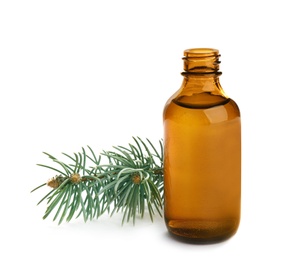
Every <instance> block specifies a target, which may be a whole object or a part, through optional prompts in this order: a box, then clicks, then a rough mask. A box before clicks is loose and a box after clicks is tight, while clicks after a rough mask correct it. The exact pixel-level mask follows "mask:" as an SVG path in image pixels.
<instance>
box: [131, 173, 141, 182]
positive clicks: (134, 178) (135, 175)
mask: <svg viewBox="0 0 287 260" xmlns="http://www.w3.org/2000/svg"><path fill="white" fill-rule="evenodd" d="M132 181H133V183H134V184H140V182H141V176H140V175H139V174H138V173H137V174H134V175H133V176H132Z"/></svg>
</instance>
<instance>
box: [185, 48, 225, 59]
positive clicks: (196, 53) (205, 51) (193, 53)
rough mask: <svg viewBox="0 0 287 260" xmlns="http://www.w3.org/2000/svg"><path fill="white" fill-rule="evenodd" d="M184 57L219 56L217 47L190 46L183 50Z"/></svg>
mask: <svg viewBox="0 0 287 260" xmlns="http://www.w3.org/2000/svg"><path fill="white" fill-rule="evenodd" d="M184 56H185V57H194V58H196V57H198V58H200V57H201V58H203V57H214V56H220V55H219V51H218V50H217V49H212V48H192V49H187V50H185V51H184Z"/></svg>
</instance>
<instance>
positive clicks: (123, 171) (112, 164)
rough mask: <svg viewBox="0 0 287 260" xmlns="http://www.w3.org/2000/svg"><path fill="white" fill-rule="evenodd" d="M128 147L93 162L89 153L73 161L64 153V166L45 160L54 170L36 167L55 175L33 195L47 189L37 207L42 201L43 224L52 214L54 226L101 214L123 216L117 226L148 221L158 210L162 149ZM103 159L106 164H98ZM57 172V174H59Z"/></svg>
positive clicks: (144, 145) (136, 141) (140, 145)
mask: <svg viewBox="0 0 287 260" xmlns="http://www.w3.org/2000/svg"><path fill="white" fill-rule="evenodd" d="M133 141H134V143H133V144H129V145H128V147H124V146H115V147H113V150H112V151H103V152H102V153H101V154H100V155H98V156H96V155H95V153H94V151H93V150H92V148H91V147H89V146H88V152H86V150H85V149H84V148H82V151H81V152H79V153H74V154H73V156H71V155H68V154H66V153H63V155H64V156H65V158H66V159H67V160H68V161H69V162H68V163H67V162H63V161H60V160H58V159H57V158H56V157H54V156H52V155H50V154H48V153H44V154H46V155H47V156H48V157H49V158H50V159H51V160H52V161H53V163H56V164H57V166H58V167H52V166H49V165H43V164H38V165H39V166H41V167H45V168H47V169H49V170H51V171H53V172H56V175H55V176H54V177H52V178H51V179H50V180H48V182H47V183H46V184H47V185H45V184H42V185H40V186H38V187H36V188H35V189H33V190H32V192H34V191H36V190H38V189H40V188H42V187H44V186H49V187H51V188H52V190H51V191H49V192H48V194H46V195H45V196H44V197H43V198H42V199H41V200H40V201H39V203H38V204H40V203H42V202H43V201H47V209H46V212H45V214H44V216H43V218H44V219H45V218H47V217H48V216H49V215H50V214H51V213H52V212H55V214H54V218H53V220H56V219H58V223H59V224H60V223H62V222H63V221H64V220H66V221H67V222H69V221H70V220H72V219H73V218H74V217H76V218H77V217H79V216H83V218H84V221H87V220H92V219H94V218H98V217H100V216H101V215H102V214H104V213H105V212H108V213H109V214H110V215H113V214H115V213H117V212H119V211H121V212H123V219H122V224H123V223H124V222H129V221H130V220H132V221H133V223H135V220H136V217H137V216H139V217H141V218H143V217H144V214H145V212H146V211H148V213H149V216H150V218H151V220H152V221H153V216H154V215H155V214H156V213H157V214H159V215H160V216H162V215H161V211H162V207H163V144H162V141H161V140H160V141H159V150H157V149H156V148H155V146H154V145H153V144H152V143H151V142H150V141H149V140H148V139H146V141H143V140H142V139H140V138H139V137H137V138H133ZM102 158H104V159H106V161H107V162H106V163H102ZM59 168H60V169H59Z"/></svg>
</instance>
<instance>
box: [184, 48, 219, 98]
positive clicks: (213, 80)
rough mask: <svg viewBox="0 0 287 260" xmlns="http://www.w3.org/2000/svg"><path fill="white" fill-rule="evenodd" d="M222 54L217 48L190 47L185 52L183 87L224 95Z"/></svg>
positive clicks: (197, 91) (196, 91) (194, 90)
mask: <svg viewBox="0 0 287 260" xmlns="http://www.w3.org/2000/svg"><path fill="white" fill-rule="evenodd" d="M219 57H220V54H219V52H218V50H216V49H207V48H201V49H188V50H185V52H184V57H183V60H184V67H183V69H184V71H183V72H182V76H183V77H184V80H183V87H184V88H185V89H187V90H191V91H192V92H193V93H201V92H210V93H212V94H215V95H216V94H219V95H221V94H222V95H224V93H223V90H222V87H221V85H220V82H219V76H220V75H221V74H222V73H221V72H220V71H219V64H220V61H219Z"/></svg>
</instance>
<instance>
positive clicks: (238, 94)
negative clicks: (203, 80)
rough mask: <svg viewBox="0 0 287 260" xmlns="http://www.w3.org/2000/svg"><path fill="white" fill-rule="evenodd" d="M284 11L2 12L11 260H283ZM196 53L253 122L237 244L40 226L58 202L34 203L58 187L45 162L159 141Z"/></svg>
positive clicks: (140, 5) (216, 7) (116, 7)
mask: <svg viewBox="0 0 287 260" xmlns="http://www.w3.org/2000/svg"><path fill="white" fill-rule="evenodd" d="M285 2H286V1H283V0H282V1H278V0H273V1H264V0H260V1H259V0H258V1H252V0H248V1H244V0H241V1H220V0H217V1H207V0H206V1H193V0H189V1H182V0H176V1H168V0H166V1H156V0H153V1H148V0H145V1H135V0H134V1H126V0H121V1H116V0H113V1H112V0H106V1H83V0H82V1H72V0H70V1H63V0H55V1H54V0H49V1H40V0H35V1H31V0H27V1H24V0H23V1H13V0H9V1H8V0H7V1H5V0H4V1H3V0H2V1H1V2H0V88H1V92H0V116H1V118H0V120H1V121H0V124H1V128H0V141H1V143H0V153H1V154H0V160H1V188H0V192H1V214H0V218H1V219H0V225H1V226H0V228H1V229H0V236H1V240H2V241H3V242H1V244H0V258H1V259H20V258H21V259H33V260H34V259H99V258H100V257H102V258H106V259H113V258H115V257H116V258H117V259H135V258H137V259H154V258H156V257H158V258H163V257H168V258H169V259H173V258H176V259H195V258H194V257H196V259H211V258H212V259H246V257H256V258H255V259H260V258H261V257H263V256H266V257H268V258H269V259H270V258H271V257H273V258H272V259H274V258H275V256H277V257H276V259H286V257H287V252H286V232H287V224H286V220H287V214H286V208H287V203H286V199H287V188H286V186H287V181H286V174H287V173H286V160H287V157H286V155H287V154H286V145H287V142H286V130H287V129H286V123H285V121H286V106H285V103H286V98H285V95H286V87H287V86H286V75H287V73H286V66H287V62H286V61H287V51H286V46H287V40H286V39H287V38H286V26H287V15H286V11H287V8H286V3H285ZM193 47H211V48H217V49H219V50H220V53H221V55H222V56H221V61H222V63H221V64H222V65H221V70H222V72H223V75H222V76H221V84H222V86H223V88H224V90H225V91H226V93H227V94H228V95H229V96H230V97H232V98H233V99H234V100H235V101H236V102H237V103H238V105H239V107H240V109H241V113H242V138H243V143H242V145H243V151H242V156H243V161H242V168H243V170H242V221H241V225H240V228H239V230H238V233H237V234H236V235H235V236H234V237H233V238H232V239H230V240H228V241H227V242H224V243H221V244H216V245H208V246H195V245H189V244H183V243H180V242H178V241H175V240H173V239H171V238H170V237H169V236H168V235H167V231H166V228H165V225H164V221H163V219H162V218H160V217H157V218H156V219H155V221H154V223H151V222H150V221H149V218H148V215H146V218H144V220H142V221H141V220H139V221H137V223H136V226H135V227H133V226H132V225H131V224H127V225H124V226H123V227H122V226H121V224H120V222H121V216H120V215H116V216H114V217H112V218H109V217H106V216H103V217H102V218H100V219H99V220H94V221H91V222H87V223H86V224H85V223H84V222H83V220H82V219H77V220H72V221H71V222H70V223H63V224H62V225H60V226H58V225H57V223H55V222H53V221H52V219H51V218H49V219H47V220H42V215H43V214H44V211H45V205H44V204H43V205H40V206H36V204H37V202H38V201H39V200H40V199H41V198H42V196H43V195H44V194H45V193H46V192H48V191H49V189H48V188H43V190H41V191H40V190H39V191H38V192H35V193H32V194H31V193H30V191H31V190H32V189H33V188H35V187H36V186H38V185H40V184H42V183H43V182H46V180H47V179H49V178H50V177H52V176H53V174H52V172H50V171H49V170H46V169H44V168H41V167H38V166H36V164H37V163H45V162H47V161H46V157H45V156H44V154H42V152H43V151H46V152H49V153H51V154H53V155H55V156H58V155H60V154H61V152H66V153H70V154H72V153H73V152H78V151H80V149H81V147H82V146H86V145H90V146H92V147H93V148H94V149H95V150H96V151H97V150H98V151H101V150H102V149H110V148H111V146H112V145H126V144H127V143H128V142H131V141H132V139H131V137H132V136H140V137H142V138H146V137H147V138H149V139H151V140H152V141H154V142H157V141H158V140H159V139H160V138H162V109H163V106H164V103H165V101H166V100H167V99H168V98H169V96H170V95H171V94H173V92H175V91H176V90H177V89H178V88H179V86H180V84H181V81H182V77H181V75H180V72H181V71H182V65H183V64H182V60H181V58H182V55H183V51H184V50H185V49H187V48H193ZM51 174H52V176H51ZM4 255H5V256H4ZM248 259H249V258H248Z"/></svg>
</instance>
